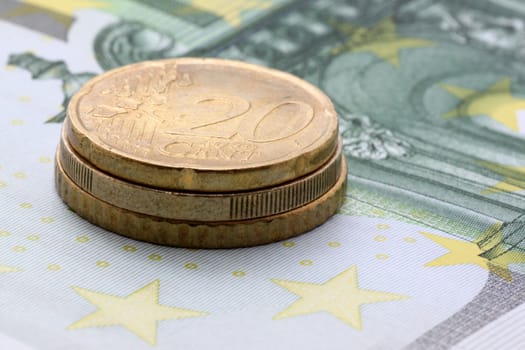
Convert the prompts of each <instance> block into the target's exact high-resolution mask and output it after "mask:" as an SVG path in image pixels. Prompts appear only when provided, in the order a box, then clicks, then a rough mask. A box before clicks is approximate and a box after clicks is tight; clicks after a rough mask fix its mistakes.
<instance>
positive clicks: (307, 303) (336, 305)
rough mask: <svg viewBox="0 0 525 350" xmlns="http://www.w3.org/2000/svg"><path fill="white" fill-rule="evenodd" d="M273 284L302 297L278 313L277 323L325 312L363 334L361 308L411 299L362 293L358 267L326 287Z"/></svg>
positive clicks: (285, 282)
mask: <svg viewBox="0 0 525 350" xmlns="http://www.w3.org/2000/svg"><path fill="white" fill-rule="evenodd" d="M272 281H273V282H274V283H276V284H278V285H279V286H281V287H283V288H285V289H286V290H288V291H290V292H292V293H294V294H296V295H297V296H299V297H300V299H299V300H297V301H295V302H294V303H293V304H292V305H290V306H289V307H287V308H286V309H284V310H283V311H281V312H279V313H278V314H277V315H276V316H275V317H274V319H275V320H279V319H283V318H287V317H293V316H300V315H306V314H311V313H315V312H320V311H325V312H328V313H330V314H332V315H333V316H335V317H337V318H338V319H340V320H341V321H343V322H345V323H346V324H348V325H349V326H351V327H353V328H355V329H358V330H361V329H362V319H361V306H362V305H364V304H375V303H380V302H387V301H394V300H404V299H408V298H409V297H407V296H404V295H400V294H393V293H387V292H380V291H375V290H367V289H360V288H359V286H358V277H357V267H356V266H352V267H350V268H349V269H348V270H346V271H344V272H342V273H340V274H339V275H337V276H335V277H334V278H332V279H330V280H328V281H327V282H325V283H323V284H316V283H305V282H292V281H283V280H275V279H274V280H272Z"/></svg>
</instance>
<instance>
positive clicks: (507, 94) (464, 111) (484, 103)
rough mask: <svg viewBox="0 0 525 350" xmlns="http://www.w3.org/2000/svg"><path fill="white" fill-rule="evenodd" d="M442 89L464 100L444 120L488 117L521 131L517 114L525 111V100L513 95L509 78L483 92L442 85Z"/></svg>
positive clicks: (444, 116)
mask: <svg viewBox="0 0 525 350" xmlns="http://www.w3.org/2000/svg"><path fill="white" fill-rule="evenodd" d="M441 87H442V88H443V89H445V90H446V91H448V92H449V93H450V94H452V95H454V96H456V97H457V98H459V99H461V100H462V102H461V103H460V104H459V105H458V107H456V108H455V109H453V110H451V111H450V112H448V113H445V114H444V115H443V118H457V117H463V116H469V117H477V116H488V117H489V118H491V119H493V120H495V121H496V122H498V123H500V124H503V125H505V126H506V127H507V128H509V129H510V130H512V131H516V132H518V131H519V125H518V115H517V113H518V112H520V111H525V99H523V98H516V97H514V96H513V95H512V91H511V80H510V79H509V78H503V79H501V80H499V81H498V82H496V83H495V84H492V85H490V86H489V87H488V88H486V89H485V90H481V91H478V90H473V89H467V88H463V87H459V86H454V85H449V84H442V85H441Z"/></svg>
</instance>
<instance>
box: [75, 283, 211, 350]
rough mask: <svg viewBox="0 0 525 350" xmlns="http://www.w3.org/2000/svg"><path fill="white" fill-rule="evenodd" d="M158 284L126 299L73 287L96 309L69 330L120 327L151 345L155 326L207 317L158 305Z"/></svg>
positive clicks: (197, 312)
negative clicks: (175, 320)
mask: <svg viewBox="0 0 525 350" xmlns="http://www.w3.org/2000/svg"><path fill="white" fill-rule="evenodd" d="M159 287H160V282H159V280H156V281H153V282H151V283H149V284H148V285H146V286H144V287H142V288H140V289H138V290H136V291H135V292H133V293H131V294H130V295H128V296H126V297H118V296H113V295H109V294H104V293H99V292H94V291H91V290H88V289H84V288H79V287H73V289H74V290H75V292H77V294H79V295H80V296H82V297H83V298H84V299H86V300H87V301H89V302H90V303H91V304H93V305H95V306H96V307H97V311H95V312H93V313H91V314H89V315H87V316H85V317H84V318H82V319H80V320H78V321H77V322H75V323H73V324H72V325H71V326H69V327H68V329H80V328H89V327H101V326H123V327H126V328H127V329H128V330H130V331H131V332H133V333H135V334H136V335H137V336H139V337H140V338H142V339H143V340H145V341H146V342H148V343H149V344H151V345H155V344H156V341H157V323H158V321H162V320H174V319H182V318H188V317H198V316H206V315H208V313H206V312H200V311H193V310H188V309H180V308H176V307H171V306H164V305H160V304H159Z"/></svg>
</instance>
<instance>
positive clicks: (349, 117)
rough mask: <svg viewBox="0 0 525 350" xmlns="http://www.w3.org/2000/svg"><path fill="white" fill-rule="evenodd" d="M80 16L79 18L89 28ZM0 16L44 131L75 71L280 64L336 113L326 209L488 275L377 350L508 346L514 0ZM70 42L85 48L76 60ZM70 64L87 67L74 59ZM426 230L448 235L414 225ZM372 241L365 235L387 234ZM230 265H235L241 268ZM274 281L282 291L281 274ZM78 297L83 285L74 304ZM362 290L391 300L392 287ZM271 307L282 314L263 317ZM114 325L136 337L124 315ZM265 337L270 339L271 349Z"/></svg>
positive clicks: (104, 8)
mask: <svg viewBox="0 0 525 350" xmlns="http://www.w3.org/2000/svg"><path fill="white" fill-rule="evenodd" d="M82 16H85V18H88V19H90V20H91V19H92V20H93V23H94V24H93V25H92V26H89V23H88V22H89V20H83V19H82V18H83V17H82ZM0 20H1V21H2V22H4V24H5V25H6V28H17V30H20V34H19V35H20V37H19V38H16V39H15V38H7V37H3V38H2V43H3V45H2V49H0V50H1V51H2V52H3V56H2V57H5V59H6V62H5V64H7V67H8V69H16V70H18V71H20V72H23V74H29V75H30V77H31V79H32V80H31V84H32V87H33V88H34V89H36V91H39V90H38V89H41V90H40V91H41V92H40V94H42V95H44V94H46V90H45V89H46V88H49V87H51V85H45V87H46V88H45V87H44V85H39V84H55V85H53V87H54V89H55V92H56V93H57V94H59V95H60V99H61V101H59V102H60V104H61V106H60V108H56V106H54V110H53V109H52V108H48V109H46V111H47V110H49V113H47V114H48V115H46V116H44V117H41V118H40V119H39V121H38V123H40V124H42V127H46V126H47V127H49V128H53V130H55V129H56V127H55V126H54V125H55V124H60V123H61V122H62V121H63V120H64V118H65V112H64V111H65V108H66V107H67V104H68V102H69V99H70V98H71V97H72V95H73V94H74V93H75V92H76V91H77V90H78V89H79V88H80V87H81V86H82V85H83V84H84V83H85V82H86V81H87V80H89V79H90V78H92V77H94V76H95V75H96V74H98V73H100V72H101V71H103V70H109V69H112V68H116V67H119V66H121V65H125V64H129V63H133V62H138V61H142V60H151V59H161V58H168V57H180V56H192V57H221V58H227V59H236V60H242V61H248V62H253V63H257V64H260V65H265V66H270V67H274V68H278V69H281V70H284V71H288V72H291V73H293V74H295V75H298V76H300V77H302V78H304V79H306V80H308V81H310V82H312V83H313V84H315V85H316V86H318V87H320V88H321V89H322V90H323V91H324V92H326V93H327V94H328V95H329V96H330V97H331V99H332V101H333V102H334V104H335V106H336V109H337V111H338V114H339V118H340V131H341V134H342V137H343V144H344V151H345V154H346V156H347V159H348V164H349V169H348V170H349V174H348V183H349V186H348V190H347V194H346V196H347V198H346V201H345V204H344V205H343V207H342V208H341V210H340V215H339V217H347V218H366V220H375V221H373V222H374V223H376V222H377V225H376V224H374V225H376V226H377V227H378V228H379V227H380V225H385V226H381V227H387V226H389V227H390V226H392V224H388V225H387V224H384V222H390V223H392V222H395V223H400V224H402V225H412V226H413V227H419V228H420V229H419V230H420V234H419V235H420V236H421V237H422V239H427V240H430V241H433V242H435V243H436V244H437V245H438V246H440V247H441V248H443V249H448V254H445V255H443V256H442V257H441V258H439V259H441V260H439V259H436V260H432V259H430V260H432V261H430V262H427V264H425V266H426V267H432V266H434V267H436V266H463V265H469V264H470V265H475V266H477V267H478V268H481V269H483V270H485V271H488V272H487V273H488V274H487V277H486V280H484V282H483V283H484V284H483V285H482V286H480V288H479V290H478V291H477V293H476V294H475V295H473V296H471V297H470V298H469V300H468V301H467V302H465V303H464V304H463V305H462V306H461V307H458V308H456V309H455V310H454V312H452V313H451V314H448V315H446V316H443V317H441V318H440V319H439V320H438V321H435V322H433V323H432V326H429V327H426V328H425V329H421V330H419V331H418V332H417V334H415V335H411V336H406V337H404V336H402V335H399V338H403V341H400V342H399V343H396V342H393V343H392V344H394V345H392V346H394V347H405V348H409V349H431V348H435V349H445V348H452V347H455V346H456V347H457V348H461V349H463V348H464V349H467V348H471V347H472V348H474V347H476V348H479V347H477V346H474V345H476V344H478V345H479V344H481V346H486V347H487V348H494V347H496V346H499V345H502V346H506V347H507V348H513V344H515V343H514V342H515V340H513V339H510V338H509V339H506V338H503V340H501V339H502V338H500V334H501V332H502V330H501V329H502V327H504V326H505V327H509V326H511V325H512V322H511V321H509V320H510V319H511V318H510V317H511V316H509V315H512V317H517V318H519V315H520V314H521V315H525V311H521V310H522V304H523V302H524V300H525V275H524V274H525V268H524V267H525V265H523V264H524V263H525V63H524V62H525V3H523V2H522V1H519V0H498V1H497V0H464V1H455V0H442V1H437V0H399V1H389V0H311V1H308V0H304V1H301V0H279V1H277V0H244V1H243V0H230V1H226V0H217V1H212V0H209V1H205V0H193V1H190V0H188V1H183V0H164V1H153V0H152V1H147V0H116V1H102V0H96V1H95V0H92V1H88V0H82V1H81V0H72V1H44V0H41V1H39V0H30V1H29V0H28V1H15V0H3V1H2V2H1V3H0ZM77 22H78V23H77ZM81 25H82V26H81ZM84 28H89V30H88V29H86V31H88V32H89V34H88V35H83V34H81V31H82V30H84ZM12 32H13V33H14V32H15V30H14V29H12ZM35 33H38V35H39V36H41V37H43V38H44V39H45V40H48V41H49V44H46V41H45V40H44V39H42V40H44V41H42V42H43V43H42V44H41V47H40V48H39V49H38V50H33V48H32V47H24V44H23V43H22V42H21V41H23V40H24V38H23V36H24V35H27V36H28V37H29V36H31V35H37V34H35ZM0 35H1V34H0ZM81 38H82V40H80V39H81ZM12 40H17V43H16V44H14V43H12V42H11V41H12ZM62 49H63V50H64V52H65V53H64V54H62V53H61V51H60V50H62ZM75 50H81V54H82V55H85V56H88V55H89V58H88V59H86V58H85V57H84V56H82V57H80V56H79V57H77V56H76V54H75V53H74V52H76V51H75ZM66 52H67V54H66ZM84 61H86V62H88V61H89V62H90V63H86V64H83V63H77V62H84ZM90 67H93V68H90ZM21 74H22V73H21ZM1 84H3V81H2V80H1V79H0V85H1ZM57 84H58V85H57ZM39 87H40V88H39ZM24 88H25V86H23V85H20V86H9V87H8V86H7V85H4V86H3V87H2V89H4V90H5V91H8V90H9V91H13V90H15V89H16V90H17V92H16V94H15V95H17V96H21V97H22V98H23V95H25V94H26V93H25V92H24ZM4 90H2V91H4ZM37 93H38V92H37ZM2 97H4V96H2ZM21 97H16V98H18V99H20V98H21ZM5 98H6V99H7V98H8V96H6V97H5ZM12 122H15V121H14V120H13V121H12ZM50 135H51V136H48V138H49V140H50V141H47V142H51V143H52V141H53V139H52V137H56V140H58V136H57V133H56V132H55V133H54V134H53V133H51V134H50ZM7 145H8V143H7V142H6V143H5V146H6V147H7ZM1 184H2V182H0V185H1ZM0 187H1V186H0ZM6 198H7V197H6ZM57 205H59V204H57ZM71 215H74V214H71ZM349 220H350V219H349ZM378 225H379V226H378ZM412 226H410V227H412ZM352 227H353V226H352V225H351V223H350V221H349V223H348V224H346V223H345V224H344V225H342V226H341V227H339V228H338V230H339V231H340V232H342V233H344V234H345V235H359V234H360V232H358V231H356V230H355V229H353V228H352ZM374 227H375V226H374ZM403 227H405V226H403ZM407 227H408V226H407ZM0 229H1V227H0ZM320 230H322V228H320ZM431 230H436V231H439V232H443V233H446V234H447V235H448V237H447V238H443V237H441V236H440V237H438V236H436V235H435V234H432V233H426V232H427V231H431ZM0 233H1V232H0ZM375 238H377V239H376V241H378V242H380V241H387V238H388V237H387V236H384V235H378V236H375ZM404 239H405V242H412V241H411V240H412V239H414V238H413V237H405V238H404ZM414 241H415V239H414ZM285 243H286V242H285ZM292 243H293V242H290V243H289V245H290V247H292V246H293V245H294V244H295V243H293V244H292ZM328 244H331V246H333V247H337V246H338V244H340V243H339V242H336V241H333V242H329V243H328ZM126 247H128V245H126ZM129 247H134V245H129ZM129 249H132V248H129ZM356 249H359V247H356ZM418 249H422V248H418V247H415V246H414V248H413V251H414V252H415V253H416V254H417V253H419V254H421V256H424V255H425V254H426V253H425V252H423V250H421V251H418ZM268 254H270V251H268ZM159 256H160V255H159ZM385 256H386V257H385ZM0 257H1V256H0ZM218 257H219V256H217V258H218ZM376 257H377V259H380V260H381V259H383V258H384V259H387V258H388V256H387V255H381V254H379V255H377V256H376ZM301 263H302V264H303V265H309V264H311V263H312V261H310V260H301ZM191 266H193V265H190V269H191ZM195 266H196V265H195ZM1 267H2V266H1V265H0V268H1ZM236 273H237V275H239V276H241V275H242V276H244V275H243V273H244V272H243V271H236ZM345 273H348V276H349V277H348V278H349V281H350V280H353V279H356V278H357V277H355V276H357V275H354V274H353V273H354V270H352V269H348V270H346V272H345ZM356 274H357V272H356ZM339 276H341V275H339ZM345 276H346V275H345ZM1 277H2V275H0V278H1ZM354 277H355V278H354ZM303 279H304V278H303ZM325 280H326V279H325ZM330 281H336V279H332V280H330ZM326 283H327V284H326V285H328V282H326ZM334 283H336V282H334ZM349 283H350V282H349ZM356 283H357V282H356ZM465 283H467V282H465ZM472 283H473V284H474V282H472ZM278 284H279V285H281V286H285V287H286V288H288V289H289V290H294V287H293V286H292V285H290V284H289V283H288V284H287V283H285V282H278ZM460 287H461V285H459V286H458V288H460ZM145 288H146V287H145ZM150 288H152V290H153V289H155V288H157V287H155V285H151V287H150ZM297 288H298V287H297ZM418 288H420V290H422V291H424V290H425V288H426V287H425V286H420V287H418ZM465 288H466V287H465ZM155 290H156V289H155ZM295 290H296V292H295V294H296V295H299V296H300V295H301V293H300V292H298V291H297V290H298V289H295ZM143 292H144V290H143ZM156 292H157V293H158V290H156ZM82 293H84V292H82ZM82 293H80V294H82ZM88 294H89V293H88V292H85V293H84V294H83V296H84V297H85V298H87V299H89V298H90V297H89V296H86V295H88ZM0 295H1V294H0ZM303 297H304V296H303ZM91 298H92V299H91V300H94V299H96V297H95V296H91ZM334 298H335V297H334ZM377 298H378V299H377V300H383V301H387V300H404V298H405V295H401V294H399V293H397V294H395V295H394V294H390V295H389V296H386V295H383V296H380V295H377ZM381 298H383V299H381ZM371 300H372V299H371ZM442 302H443V303H445V302H446V301H442ZM436 303H437V302H436ZM334 307H335V308H336V309H338V310H339V309H344V308H345V307H350V306H349V305H346V304H338V305H336V306H334ZM435 307H436V308H440V307H441V306H440V305H439V304H435ZM296 308H298V307H296ZM287 310H288V311H289V312H291V313H293V312H296V313H297V314H301V313H306V311H304V310H303V311H301V310H299V311H293V310H292V308H291V309H287ZM323 310H324V311H327V310H328V309H326V308H325V309H323ZM330 310H332V311H329V313H332V314H334V315H335V316H336V318H339V319H342V320H343V323H345V322H346V323H347V324H350V325H351V326H352V327H353V328H354V329H355V328H360V327H361V325H360V323H359V322H357V321H355V320H354V321H348V318H347V317H348V314H344V315H342V314H341V313H338V312H335V311H333V309H330ZM288 311H287V312H288ZM292 311H293V312H292ZM363 312H364V311H363ZM283 315H284V316H283ZM286 315H288V314H287V313H286V312H284V311H283V313H280V314H278V315H277V316H276V317H277V318H280V317H281V316H283V317H287V316H286ZM345 315H346V316H345ZM394 315H395V313H394ZM521 318H522V317H521ZM1 320H2V319H1V318H0V326H2V323H1ZM159 320H160V318H159ZM345 320H346V321H345ZM130 322H131V321H130ZM414 322H416V321H414ZM88 323H89V322H88ZM92 324H93V325H113V324H120V325H122V324H123V322H120V323H118V322H116V323H111V322H106V323H104V322H101V323H100V324H97V323H96V322H94V321H93V323H92ZM76 325H78V324H76ZM520 326H521V331H522V333H523V329H524V328H523V327H525V326H524V325H522V324H520V323H519V322H518V323H517V326H516V327H518V329H519V327H520ZM406 327H411V325H406ZM491 327H492V328H491ZM498 327H499V328H498ZM73 328H74V327H73ZM127 328H128V329H132V332H134V333H135V334H137V333H140V331H136V330H135V331H133V329H134V328H133V326H130V325H129V324H128V326H127ZM108 329H110V328H108ZM505 329H506V328H505ZM1 330H2V328H1V327H0V331H1ZM334 332H336V331H334ZM341 332H344V331H341ZM480 332H481V333H480ZM139 336H140V334H139ZM280 336H283V335H282V334H281V335H280ZM280 336H276V344H284V343H279V337H280ZM296 336H297V337H300V334H297V335H296ZM376 336H377V339H379V340H378V341H377V342H366V341H363V342H362V343H360V342H359V341H356V343H354V345H352V346H355V347H356V348H371V349H380V348H381V349H383V348H384V349H389V348H390V347H389V344H390V343H389V338H388V337H387V336H382V335H381V334H377V335H376ZM144 337H146V338H147V339H151V338H148V336H143V337H142V338H143V339H144ZM268 337H271V335H268ZM334 337H335V338H334V339H333V341H332V343H331V342H330V340H327V343H326V344H325V346H326V347H327V348H330V344H332V345H333V346H332V347H331V348H351V346H350V347H345V346H346V345H349V343H345V340H341V339H342V338H338V336H334ZM394 338H395V337H394ZM472 339H474V340H472ZM480 339H481V340H480ZM347 340H348V339H347ZM93 344H94V343H93ZM265 344H266V343H265ZM287 344H288V343H287ZM299 344H301V342H299ZM473 344H474V345H473ZM397 345H399V346H397ZM305 346H311V347H312V348H314V347H315V344H313V343H310V344H306V345H305ZM51 348H53V347H52V346H51ZM262 348H264V346H263V347H262Z"/></svg>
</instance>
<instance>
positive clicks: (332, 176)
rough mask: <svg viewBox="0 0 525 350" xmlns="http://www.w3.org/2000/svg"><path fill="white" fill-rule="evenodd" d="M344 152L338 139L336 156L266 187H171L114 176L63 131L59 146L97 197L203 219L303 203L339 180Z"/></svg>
mask: <svg viewBox="0 0 525 350" xmlns="http://www.w3.org/2000/svg"><path fill="white" fill-rule="evenodd" d="M342 157H343V152H342V140H341V139H339V143H338V148H337V150H336V152H335V154H333V155H332V158H330V159H329V160H328V161H327V162H326V163H325V164H323V165H322V166H321V167H320V168H319V169H317V170H316V171H315V172H313V173H310V174H308V175H305V176H303V177H301V178H299V179H295V180H292V181H289V182H286V183H284V184H281V185H278V186H274V187H270V188H266V189H264V190H255V191H249V192H246V191H243V192H230V193H220V194H219V193H201V192H199V193H195V192H180V191H179V192H175V191H167V190H161V189H156V188H151V187H145V186H141V185H137V184H133V183H130V182H127V181H124V180H121V179H118V178H115V177H112V176H110V175H108V174H106V173H104V172H102V171H100V170H98V169H96V168H95V167H93V166H92V165H90V164H88V163H87V162H86V161H85V160H84V159H82V157H81V156H80V155H78V154H76V152H75V151H74V150H73V149H72V148H71V146H70V145H69V143H68V141H67V139H65V135H64V133H62V137H61V139H60V144H59V146H58V148H57V159H59V161H60V164H61V166H62V168H63V169H64V172H65V173H66V175H68V177H69V178H70V179H71V180H72V181H73V182H75V184H76V185H77V186H79V187H80V188H82V190H84V191H86V192H88V193H89V194H91V195H93V196H94V197H96V198H98V199H100V200H102V201H104V202H107V203H108V204H111V205H115V206H117V207H120V208H123V209H127V210H131V211H135V212H139V213H142V214H147V215H153V216H161V217H165V218H169V219H176V220H199V221H229V220H246V219H252V218H257V217H264V216H269V215H275V214H278V213H282V212H286V211H289V210H292V209H295V208H298V207H300V206H303V205H305V204H307V203H309V202H311V201H313V200H315V199H317V198H319V197H321V196H322V195H323V194H324V193H326V192H327V191H328V190H329V189H330V188H331V187H332V186H333V185H334V184H335V183H336V182H337V179H338V176H339V170H340V167H341V158H342ZM263 204H264V205H263Z"/></svg>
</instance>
